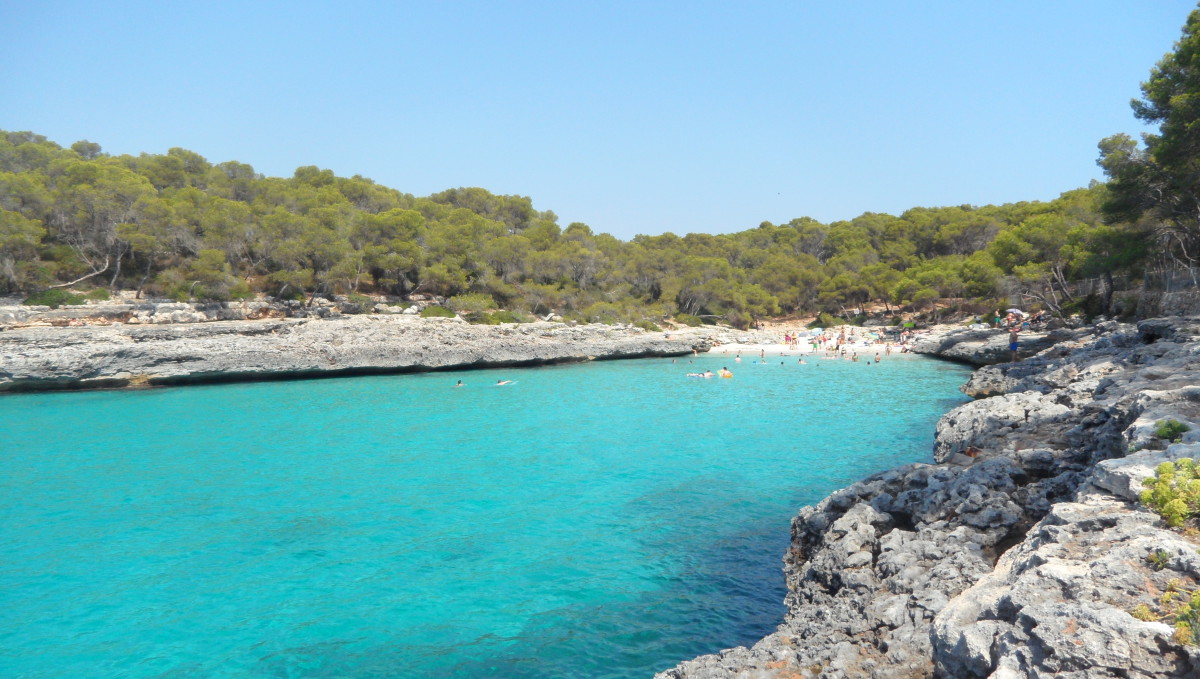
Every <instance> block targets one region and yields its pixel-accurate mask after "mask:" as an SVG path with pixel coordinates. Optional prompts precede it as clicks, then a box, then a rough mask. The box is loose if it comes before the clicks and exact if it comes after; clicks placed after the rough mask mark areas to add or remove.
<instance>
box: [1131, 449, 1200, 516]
mask: <svg viewBox="0 0 1200 679" xmlns="http://www.w3.org/2000/svg"><path fill="white" fill-rule="evenodd" d="M1143 483H1144V484H1145V486H1146V490H1144V491H1142V503H1143V504H1145V505H1146V506H1148V507H1150V508H1151V509H1153V510H1154V511H1155V512H1158V514H1159V515H1160V516H1162V517H1163V519H1165V520H1166V522H1167V525H1168V526H1171V527H1174V528H1178V527H1179V526H1182V525H1183V524H1184V523H1185V522H1186V521H1187V520H1188V519H1189V518H1191V517H1192V516H1194V515H1195V514H1196V512H1197V510H1200V474H1197V470H1196V464H1195V463H1194V462H1193V461H1192V459H1191V458H1190V457H1185V458H1181V459H1179V460H1177V461H1175V462H1173V463H1172V462H1164V463H1162V464H1160V465H1158V468H1157V469H1155V470H1154V477H1153V478H1148V479H1146V480H1145V481H1143Z"/></svg>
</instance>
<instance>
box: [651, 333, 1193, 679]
mask: <svg viewBox="0 0 1200 679" xmlns="http://www.w3.org/2000/svg"><path fill="white" fill-rule="evenodd" d="M996 334H997V333H995V332H994V331H993V333H992V335H991V337H989V336H986V335H980V336H979V337H978V338H974V339H972V340H970V341H972V342H977V343H978V345H977V346H974V347H971V346H968V347H964V348H960V349H958V353H957V355H956V356H955V357H956V358H957V359H959V360H968V359H966V358H964V356H967V355H970V356H973V358H971V359H969V360H973V361H976V362H992V361H990V360H980V359H979V358H978V357H979V356H980V355H981V354H980V353H978V352H979V351H980V347H982V346H984V345H986V344H987V343H989V342H994V339H992V338H993V337H994V336H995V335H996ZM937 342H938V346H939V347H940V348H939V349H938V350H937V351H946V350H949V349H951V348H952V347H954V346H955V344H954V343H952V342H947V341H946V340H945V339H944V338H942V339H937ZM1004 349H1005V350H1007V346H1004ZM985 353H986V352H985ZM964 390H965V391H967V392H968V393H973V394H976V395H990V396H988V397H987V398H982V399H980V400H977V401H974V402H972V403H968V404H965V405H963V406H960V407H958V408H956V409H954V410H953V411H951V412H949V413H947V414H946V415H945V416H944V417H943V418H942V419H941V421H940V422H939V423H938V427H937V443H936V445H935V450H934V459H935V461H936V463H935V464H915V465H909V466H906V467H902V468H899V469H896V470H892V471H889V472H886V473H883V474H878V475H875V476H872V477H869V478H867V479H864V480H863V481H860V482H858V483H856V484H854V485H852V486H850V487H848V488H845V489H843V490H841V491H838V492H836V493H834V494H833V495H831V496H830V497H828V498H826V499H825V500H823V501H822V502H820V503H819V504H817V505H815V506H812V507H805V508H804V509H802V510H801V511H800V513H799V515H798V516H796V517H795V518H794V519H793V521H792V544H791V549H790V550H789V552H788V554H787V555H785V557H784V571H785V574H786V578H787V582H788V589H789V593H788V595H787V606H788V613H787V615H786V617H785V620H784V622H783V624H781V625H780V626H779V628H778V630H777V631H776V632H775V633H774V634H772V635H770V636H768V637H766V638H765V639H763V640H761V641H760V642H759V643H757V644H756V645H755V646H754V647H753V648H749V649H747V648H735V649H731V650H727V651H722V652H721V653H719V654H716V655H710V656H703V657H700V658H697V659H695V660H690V661H687V662H684V663H681V664H680V665H679V666H677V667H675V668H673V669H670V670H667V671H665V672H662V673H661V674H659V675H658V677H661V678H663V679H682V678H684V677H690V678H717V677H720V678H733V677H739V678H751V677H792V678H794V677H830V678H835V677H836V678H840V677H878V678H880V679H882V678H884V677H887V678H897V677H912V678H917V677H921V678H926V677H945V678H947V679H949V678H964V677H980V678H985V677H990V678H992V679H1021V678H1026V677H1047V676H1057V677H1076V678H1079V679H1084V678H1087V679H1099V678H1101V677H1113V678H1116V677H1122V678H1129V677H1196V676H1200V649H1197V647H1195V646H1189V645H1184V644H1181V643H1178V642H1176V641H1174V640H1173V639H1172V630H1171V628H1170V627H1169V626H1168V625H1166V624H1164V623H1162V622H1145V621H1142V620H1139V619H1137V618H1135V617H1134V616H1133V615H1131V612H1132V611H1133V610H1134V609H1135V608H1137V607H1138V606H1139V605H1142V604H1145V605H1147V606H1149V607H1150V608H1151V609H1155V608H1156V607H1157V606H1158V605H1159V604H1158V602H1159V600H1160V598H1161V596H1162V594H1163V593H1164V592H1167V591H1169V590H1177V591H1186V592H1191V591H1192V590H1195V589H1196V588H1197V587H1200V555H1198V554H1197V547H1200V545H1197V544H1193V543H1192V542H1191V541H1189V540H1187V539H1186V538H1184V537H1183V536H1182V535H1181V534H1179V533H1178V532H1174V531H1170V530H1167V529H1166V528H1165V525H1164V524H1163V523H1162V521H1161V520H1159V519H1158V517H1157V516H1156V515H1155V514H1153V513H1151V512H1150V511H1148V510H1146V509H1145V508H1143V507H1141V506H1140V504H1139V503H1138V502H1137V495H1138V493H1140V491H1141V490H1142V487H1141V480H1142V479H1143V478H1145V477H1147V476H1152V475H1153V469H1154V467H1155V465H1157V464H1158V462H1159V461H1161V460H1163V459H1171V458H1178V457H1183V456H1189V457H1197V458H1200V319H1197V318H1181V319H1156V320H1152V321H1143V322H1142V323H1139V324H1138V326H1137V327H1134V326H1129V325H1121V324H1117V323H1105V324H1101V325H1099V326H1096V327H1094V328H1088V329H1081V330H1078V331H1071V332H1066V333H1062V336H1061V337H1059V338H1058V340H1057V341H1056V342H1053V343H1048V344H1047V345H1046V348H1045V349H1043V350H1042V351H1040V353H1038V354H1037V355H1036V356H1034V357H1032V358H1029V359H1027V360H1025V361H1022V362H1019V363H1013V364H1005V365H994V366H991V367H987V368H984V369H982V370H980V371H978V372H977V373H976V374H975V376H974V377H972V379H971V382H970V383H968V385H967V386H966V387H964ZM1165 418H1174V419H1177V420H1180V421H1181V422H1185V423H1187V424H1189V425H1190V426H1191V427H1192V431H1191V432H1189V433H1188V434H1187V435H1185V438H1184V441H1183V442H1182V443H1177V444H1173V445H1171V446H1169V447H1167V448H1166V449H1164V450H1155V448H1159V447H1162V445H1161V442H1159V441H1158V440H1157V439H1156V438H1155V437H1154V435H1153V430H1154V423H1155V422H1156V421H1158V420H1161V419H1165ZM1134 451H1136V452H1134ZM1131 453H1132V454H1131ZM1158 551H1161V552H1162V554H1159V559H1158V561H1157V562H1152V561H1151V560H1150V559H1149V558H1148V557H1149V556H1150V555H1151V553H1157V552H1158ZM1163 554H1165V555H1166V556H1165V557H1164V556H1163Z"/></svg>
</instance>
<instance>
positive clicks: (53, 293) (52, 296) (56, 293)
mask: <svg viewBox="0 0 1200 679" xmlns="http://www.w3.org/2000/svg"><path fill="white" fill-rule="evenodd" d="M84 299H85V298H84V296H83V295H76V294H74V293H71V292H67V291H66V290H63V289H62V288H52V289H50V290H42V291H41V292H35V293H33V294H32V295H30V296H28V297H26V298H25V302H24V304H25V305H26V306H48V307H50V308H51V309H57V308H58V307H60V306H63V305H64V304H83V300H84Z"/></svg>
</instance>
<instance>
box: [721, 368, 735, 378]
mask: <svg viewBox="0 0 1200 679" xmlns="http://www.w3.org/2000/svg"><path fill="white" fill-rule="evenodd" d="M721 377H733V373H731V372H729V368H726V367H725V366H721Z"/></svg>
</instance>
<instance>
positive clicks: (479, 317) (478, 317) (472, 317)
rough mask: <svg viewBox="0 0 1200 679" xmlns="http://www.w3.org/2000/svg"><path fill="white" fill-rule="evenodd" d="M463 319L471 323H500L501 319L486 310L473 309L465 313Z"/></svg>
mask: <svg viewBox="0 0 1200 679" xmlns="http://www.w3.org/2000/svg"><path fill="white" fill-rule="evenodd" d="M463 320H465V321H466V322H468V323H470V324H471V325H500V321H499V320H497V319H496V318H495V317H494V316H493V315H492V314H489V313H488V312H486V311H472V312H470V313H468V314H463Z"/></svg>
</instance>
